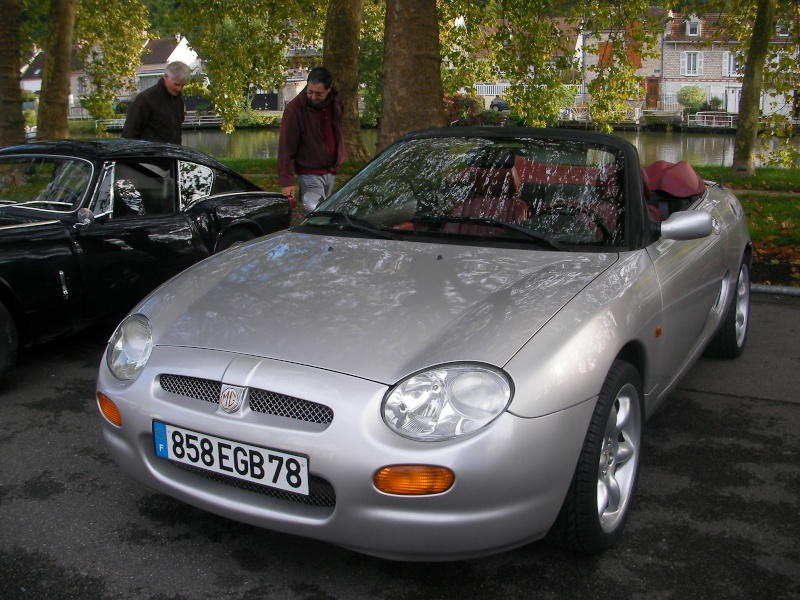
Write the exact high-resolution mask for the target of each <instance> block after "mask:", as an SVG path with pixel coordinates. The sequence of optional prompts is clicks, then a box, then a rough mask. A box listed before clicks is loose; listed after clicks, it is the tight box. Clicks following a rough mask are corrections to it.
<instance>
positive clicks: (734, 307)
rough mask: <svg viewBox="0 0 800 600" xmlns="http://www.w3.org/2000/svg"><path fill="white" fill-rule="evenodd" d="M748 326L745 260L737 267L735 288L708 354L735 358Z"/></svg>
mask: <svg viewBox="0 0 800 600" xmlns="http://www.w3.org/2000/svg"><path fill="white" fill-rule="evenodd" d="M749 326H750V268H749V267H748V266H747V263H746V262H742V265H741V266H740V267H739V276H738V277H737V279H736V289H735V290H734V293H733V294H731V301H730V304H729V305H728V311H727V313H726V314H725V321H724V322H723V323H722V327H721V328H720V330H719V331H718V332H717V333H716V335H715V336H714V337H713V338H712V339H711V343H710V344H709V345H708V348H707V349H706V354H707V355H708V356H715V357H717V358H737V357H738V356H741V354H742V352H743V351H744V345H745V342H746V341H747V330H748V329H749Z"/></svg>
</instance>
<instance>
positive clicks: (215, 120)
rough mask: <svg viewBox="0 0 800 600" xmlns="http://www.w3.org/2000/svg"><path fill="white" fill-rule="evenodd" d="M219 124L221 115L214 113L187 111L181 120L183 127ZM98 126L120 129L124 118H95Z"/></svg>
mask: <svg viewBox="0 0 800 600" xmlns="http://www.w3.org/2000/svg"><path fill="white" fill-rule="evenodd" d="M220 125H222V117H218V116H216V115H195V114H192V113H189V114H187V115H186V118H185V119H184V120H183V128H184V129H194V128H204V127H219V126H220ZM100 126H105V129H106V131H122V128H123V127H124V126H125V119H97V120H96V121H95V122H94V128H95V130H97V129H98V128H99V127H100Z"/></svg>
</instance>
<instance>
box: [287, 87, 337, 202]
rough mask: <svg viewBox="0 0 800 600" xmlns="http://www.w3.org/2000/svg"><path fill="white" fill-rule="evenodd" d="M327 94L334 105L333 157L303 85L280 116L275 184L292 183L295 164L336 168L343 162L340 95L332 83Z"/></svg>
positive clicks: (326, 168)
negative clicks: (276, 181) (334, 142)
mask: <svg viewBox="0 0 800 600" xmlns="http://www.w3.org/2000/svg"><path fill="white" fill-rule="evenodd" d="M329 96H331V103H332V105H333V135H334V138H335V140H336V160H335V161H331V157H330V154H329V153H328V147H327V144H326V143H325V139H324V138H323V136H322V133H320V130H319V120H318V119H317V114H316V113H317V109H315V108H314V107H312V106H311V104H310V103H309V102H308V96H306V89H305V88H303V91H301V92H300V93H299V94H298V95H297V97H296V98H295V99H294V100H292V101H291V102H289V104H287V105H286V108H285V109H284V111H283V118H282V119H281V133H280V138H279V140H278V185H280V186H281V187H285V186H290V185H294V176H295V171H296V166H300V167H306V168H309V169H324V170H327V171H328V172H332V173H333V172H336V170H337V169H338V168H339V167H340V166H341V164H342V163H343V162H344V136H343V134H342V115H343V113H344V104H343V103H342V98H341V96H340V95H339V93H338V92H337V91H336V88H333V87H331V91H330V94H329Z"/></svg>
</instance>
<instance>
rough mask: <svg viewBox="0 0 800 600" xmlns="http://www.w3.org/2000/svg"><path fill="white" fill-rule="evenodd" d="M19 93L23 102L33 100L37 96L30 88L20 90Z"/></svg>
mask: <svg viewBox="0 0 800 600" xmlns="http://www.w3.org/2000/svg"><path fill="white" fill-rule="evenodd" d="M20 95H21V96H22V101H23V102H34V101H35V100H36V98H37V96H36V94H34V93H33V92H32V91H30V90H20Z"/></svg>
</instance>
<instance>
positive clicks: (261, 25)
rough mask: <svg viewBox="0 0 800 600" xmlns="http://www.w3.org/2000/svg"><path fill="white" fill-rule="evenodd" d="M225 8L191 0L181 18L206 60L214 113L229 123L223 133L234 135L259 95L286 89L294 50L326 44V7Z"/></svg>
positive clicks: (210, 0) (256, 4)
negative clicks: (323, 37) (323, 36)
mask: <svg viewBox="0 0 800 600" xmlns="http://www.w3.org/2000/svg"><path fill="white" fill-rule="evenodd" d="M222 6H224V10H221V3H220V2H217V1H216V0H187V1H185V2H182V3H181V5H180V17H181V21H182V22H183V23H184V24H185V26H186V27H187V31H186V36H187V39H189V41H190V43H191V44H192V47H193V48H194V50H195V51H196V52H197V53H198V54H199V55H200V57H201V58H202V59H203V60H205V61H206V72H207V75H208V79H209V81H210V83H209V85H208V89H209V92H210V94H211V99H212V101H213V104H214V112H216V114H218V115H219V116H221V117H222V118H223V126H222V128H223V130H224V131H226V132H231V131H233V130H234V128H235V123H236V119H237V118H238V116H239V114H240V113H241V112H242V111H243V110H245V109H246V108H247V107H248V106H249V105H250V102H249V100H250V98H252V96H253V95H254V94H255V93H256V91H257V90H259V89H263V90H271V89H280V88H282V87H283V85H284V83H285V79H284V78H285V73H286V72H287V71H288V69H289V67H290V63H289V60H288V56H287V49H288V48H290V47H293V46H295V47H296V46H305V47H308V46H317V47H319V46H320V45H321V39H320V35H321V32H322V31H323V30H324V27H321V26H320V24H321V23H324V22H325V9H326V3H325V2H324V1H323V0H289V1H287V2H272V1H271V0H250V1H249V2H226V3H224V5H222ZM289 23H291V24H292V25H291V26H287V24H289Z"/></svg>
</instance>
